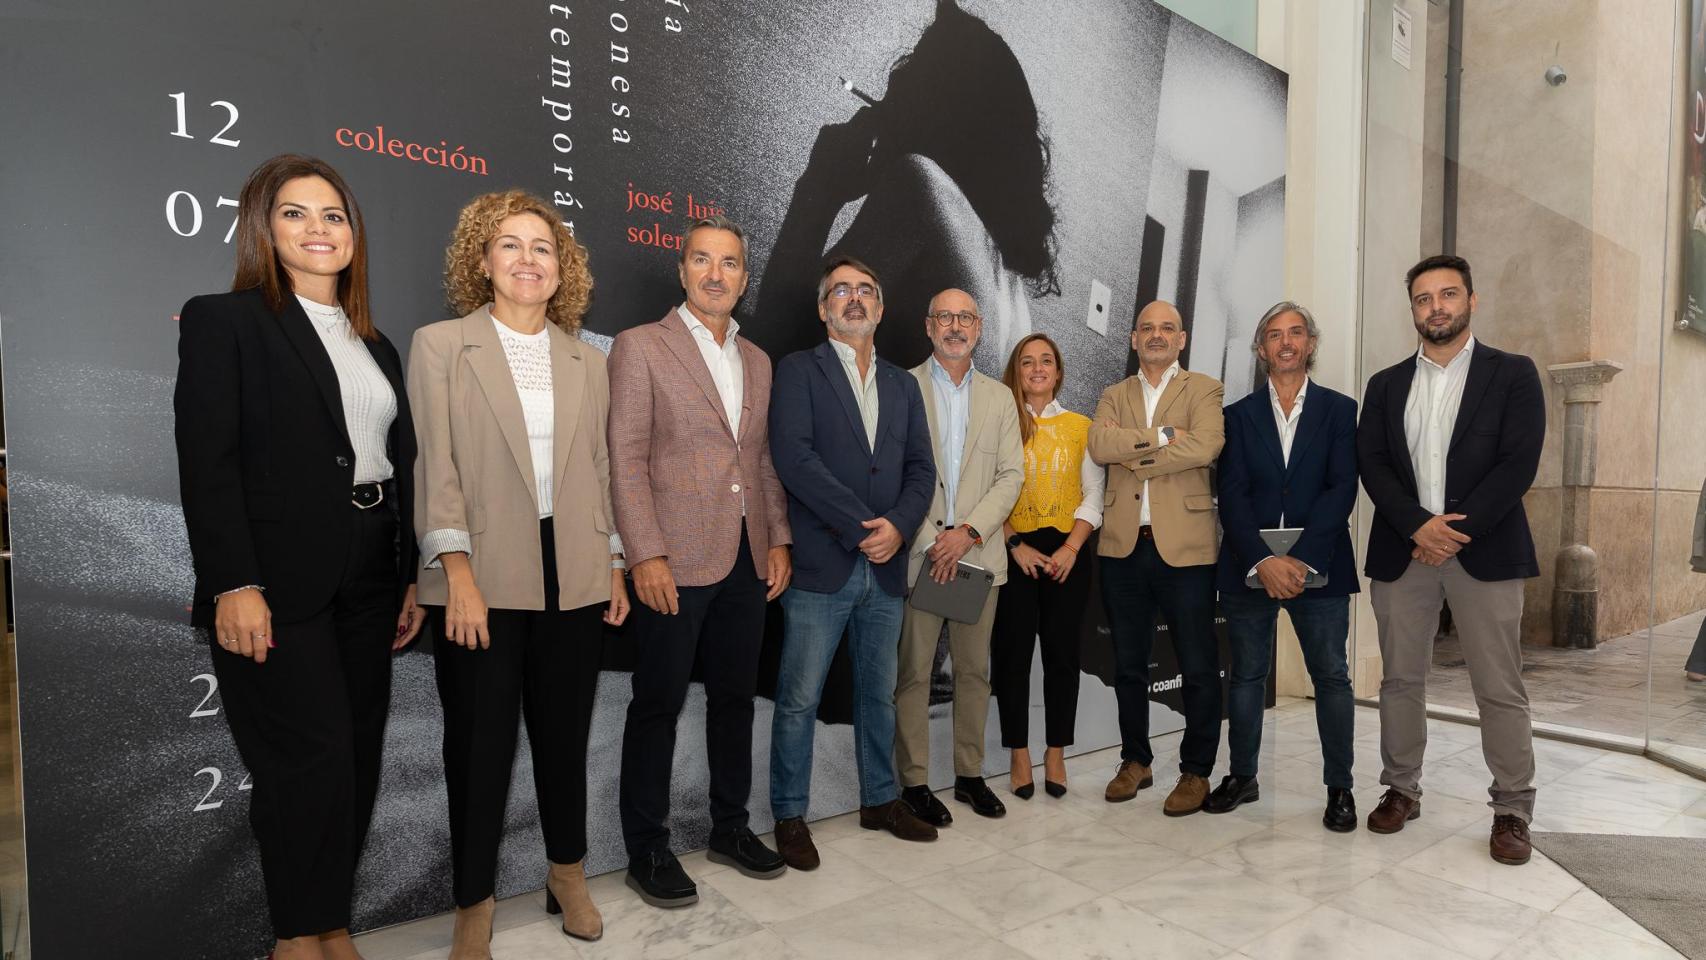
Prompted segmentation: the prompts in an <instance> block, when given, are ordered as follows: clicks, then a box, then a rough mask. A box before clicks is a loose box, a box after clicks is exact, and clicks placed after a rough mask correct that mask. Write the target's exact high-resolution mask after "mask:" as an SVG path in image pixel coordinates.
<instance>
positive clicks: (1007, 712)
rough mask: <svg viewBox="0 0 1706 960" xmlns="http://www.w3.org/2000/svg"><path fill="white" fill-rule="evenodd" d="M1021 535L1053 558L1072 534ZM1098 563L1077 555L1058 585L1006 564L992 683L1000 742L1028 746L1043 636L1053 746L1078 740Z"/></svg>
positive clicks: (1047, 726)
mask: <svg viewBox="0 0 1706 960" xmlns="http://www.w3.org/2000/svg"><path fill="white" fill-rule="evenodd" d="M1019 539H1020V540H1021V541H1023V542H1024V543H1026V544H1029V545H1030V546H1032V547H1034V548H1036V549H1037V550H1040V551H1042V553H1043V554H1044V555H1045V556H1047V555H1051V554H1053V553H1054V552H1055V551H1056V550H1059V549H1060V546H1061V544H1063V543H1065V542H1066V534H1064V533H1062V532H1060V531H1059V530H1056V529H1054V528H1053V527H1044V528H1042V529H1041V530H1036V531H1032V532H1031V533H1021V534H1019ZM1086 546H1087V547H1088V546H1089V545H1088V544H1086ZM1094 562H1095V557H1094V556H1092V555H1089V554H1086V555H1084V556H1081V557H1079V558H1078V561H1077V562H1076V563H1074V564H1073V565H1072V572H1071V573H1069V574H1067V575H1066V582H1065V583H1056V582H1055V581H1054V580H1053V579H1051V578H1050V577H1049V576H1048V575H1047V574H1045V573H1039V575H1038V576H1037V577H1036V578H1035V579H1033V578H1031V577H1028V576H1026V575H1025V574H1024V572H1023V571H1021V570H1020V569H1019V567H1018V565H1017V564H1015V563H1013V562H1011V560H1009V562H1008V564H1007V583H1006V584H1005V585H1003V586H1002V587H1001V592H1000V594H999V595H998V596H997V597H996V599H995V627H994V628H993V630H992V632H991V634H990V638H989V654H990V686H991V687H993V688H994V691H995V701H996V704H997V705H998V706H999V708H1000V714H1001V745H1002V746H1004V747H1006V748H1007V749H1009V750H1017V749H1020V748H1023V747H1026V746H1029V745H1030V729H1031V651H1032V650H1033V649H1035V646H1036V643H1037V641H1038V640H1039V639H1040V640H1041V642H1042V648H1043V731H1044V736H1045V737H1046V739H1047V743H1048V745H1049V746H1051V747H1066V746H1071V745H1072V740H1073V726H1074V723H1073V722H1074V720H1076V718H1077V716H1078V672H1079V657H1078V649H1079V643H1080V642H1081V637H1080V636H1079V634H1080V631H1081V630H1082V629H1083V626H1084V605H1085V604H1086V603H1088V602H1089V599H1090V565H1091V564H1092V563H1094Z"/></svg>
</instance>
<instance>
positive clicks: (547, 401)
mask: <svg viewBox="0 0 1706 960" xmlns="http://www.w3.org/2000/svg"><path fill="white" fill-rule="evenodd" d="M492 326H493V327H495V328H496V329H497V332H498V343H500V344H502V345H503V350H504V359H505V360H506V361H508V362H509V375H510V379H512V380H514V381H515V392H516V393H518V394H520V395H521V416H522V419H524V420H525V421H526V422H527V452H528V453H529V454H530V455H531V458H532V460H533V489H534V493H535V494H536V495H537V496H538V498H539V503H538V507H539V519H541V520H543V519H545V518H546V517H548V516H550V515H551V464H552V453H551V445H552V444H551V440H552V434H553V433H554V432H555V430H556V426H557V406H556V401H555V399H554V397H553V395H552V393H553V391H552V389H551V331H550V330H548V329H546V328H544V327H541V328H540V329H539V332H538V333H521V332H519V331H517V330H514V329H512V328H510V327H508V326H505V325H504V323H503V321H501V320H499V319H498V318H497V317H493V318H492Z"/></svg>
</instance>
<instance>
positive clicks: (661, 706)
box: [620, 527, 767, 857]
mask: <svg viewBox="0 0 1706 960" xmlns="http://www.w3.org/2000/svg"><path fill="white" fill-rule="evenodd" d="M753 571H754V568H753V564H752V547H751V546H750V545H749V544H748V543H747V539H746V530H745V528H744V527H743V528H742V530H741V536H740V550H739V551H738V552H736V554H735V565H734V568H733V569H731V570H730V571H729V573H728V576H725V577H724V578H723V579H722V580H720V581H718V582H717V583H713V584H709V585H707V586H702V587H677V588H676V589H677V591H678V592H679V594H680V600H679V603H680V607H679V609H680V611H681V612H679V613H677V614H674V615H673V616H672V615H670V614H663V613H658V612H656V611H654V610H652V609H651V608H650V607H647V606H646V605H645V604H643V603H640V602H638V601H635V603H634V607H633V610H632V612H631V613H629V615H628V640H629V642H630V643H632V644H633V645H634V652H635V666H634V698H633V699H632V700H630V701H629V702H628V722H627V726H626V728H625V729H624V730H623V733H622V788H621V801H620V807H621V813H622V839H623V842H624V843H625V844H626V845H627V848H628V855H629V856H630V857H640V856H643V855H645V854H646V853H648V852H650V851H652V850H655V849H658V848H660V847H662V848H667V847H668V846H669V781H670V770H671V768H672V767H673V765H674V762H675V726H676V720H677V718H679V717H680V716H681V706H682V704H683V703H684V702H685V701H686V699H687V685H688V681H689V680H690V679H691V677H692V675H693V663H694V661H695V660H697V661H698V662H699V668H700V674H701V678H702V679H703V680H704V683H705V756H706V759H707V761H708V762H709V765H710V768H711V832H712V833H714V834H722V833H728V832H731V831H734V830H739V829H741V828H743V827H745V826H746V824H747V812H746V801H747V797H748V795H749V794H750V793H751V791H752V698H753V696H755V695H756V694H757V692H758V651H759V647H760V645H761V644H762V642H763V640H764V605H765V599H764V594H765V592H766V589H767V588H766V587H765V584H764V581H763V580H761V579H759V578H758V575H757V574H756V573H755V572H753Z"/></svg>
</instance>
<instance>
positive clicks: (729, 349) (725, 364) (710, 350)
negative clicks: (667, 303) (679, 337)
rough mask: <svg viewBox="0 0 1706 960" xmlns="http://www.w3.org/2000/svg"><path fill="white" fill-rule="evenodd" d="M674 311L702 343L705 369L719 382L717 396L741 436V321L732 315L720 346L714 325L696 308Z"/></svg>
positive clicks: (733, 431)
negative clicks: (738, 336) (738, 337)
mask: <svg viewBox="0 0 1706 960" xmlns="http://www.w3.org/2000/svg"><path fill="white" fill-rule="evenodd" d="M675 312H676V313H677V314H678V315H679V316H680V317H681V322H682V323H685V324H687V332H688V333H691V334H693V342H694V343H695V344H697V345H698V346H699V356H701V357H703V358H704V359H705V368H706V369H707V370H709V371H710V372H711V382H712V383H714V384H716V386H717V396H718V397H719V398H721V399H722V401H723V413H724V414H725V415H726V416H727V417H728V418H729V432H730V433H731V434H733V435H734V436H736V437H739V436H740V409H741V403H742V401H743V400H744V399H745V396H744V395H745V390H746V380H745V375H746V368H745V367H743V366H742V365H741V359H740V345H739V344H737V343H735V335H736V334H738V333H740V324H739V323H736V322H735V318H734V317H730V318H729V329H728V330H727V331H726V332H725V333H724V334H723V342H722V345H721V346H718V344H717V338H716V337H715V336H713V335H712V333H711V328H710V327H707V326H705V324H704V323H703V322H702V321H700V319H699V318H698V317H696V316H694V315H693V311H691V310H689V309H687V304H685V303H684V304H682V305H681V306H679V307H676V308H675Z"/></svg>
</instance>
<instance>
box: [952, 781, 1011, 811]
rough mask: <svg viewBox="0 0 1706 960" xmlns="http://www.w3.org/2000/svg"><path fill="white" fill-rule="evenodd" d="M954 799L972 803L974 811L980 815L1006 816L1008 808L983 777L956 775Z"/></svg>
mask: <svg viewBox="0 0 1706 960" xmlns="http://www.w3.org/2000/svg"><path fill="white" fill-rule="evenodd" d="M954 799H955V800H958V801H959V802H961V803H969V804H971V809H972V812H973V813H975V814H977V815H978V816H980V817H1005V816H1006V815H1007V808H1006V807H1005V806H1003V805H1002V803H1001V798H1000V797H998V796H996V795H995V791H994V790H991V789H989V784H987V783H984V782H983V778H982V777H955V778H954Z"/></svg>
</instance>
